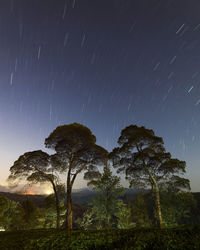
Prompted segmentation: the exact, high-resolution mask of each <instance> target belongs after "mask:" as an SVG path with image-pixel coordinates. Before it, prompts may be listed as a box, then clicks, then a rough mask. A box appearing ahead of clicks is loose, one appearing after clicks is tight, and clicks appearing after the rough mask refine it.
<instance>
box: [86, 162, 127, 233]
mask: <svg viewBox="0 0 200 250" xmlns="http://www.w3.org/2000/svg"><path fill="white" fill-rule="evenodd" d="M85 178H86V179H88V180H90V182H89V183H88V185H89V186H93V189H94V190H95V191H96V197H94V199H93V201H92V203H91V204H92V206H93V207H92V211H91V213H92V214H93V215H95V220H96V223H97V224H98V225H99V228H103V227H110V225H111V219H112V217H113V215H114V214H115V212H116V209H117V204H118V199H119V197H120V196H121V195H122V194H123V193H124V191H125V189H124V188H123V187H122V186H121V185H120V178H119V177H117V176H113V175H112V172H111V170H110V168H109V166H108V165H107V164H106V165H105V167H104V172H103V173H102V174H100V175H99V177H98V178H97V179H96V180H94V179H92V180H91V176H87V175H86V176H85Z"/></svg>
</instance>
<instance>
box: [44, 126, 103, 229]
mask: <svg viewBox="0 0 200 250" xmlns="http://www.w3.org/2000/svg"><path fill="white" fill-rule="evenodd" d="M45 145H46V147H47V148H50V149H53V150H55V151H56V156H57V159H59V161H60V163H62V165H63V166H65V171H66V172H67V181H66V188H67V196H66V206H67V211H66V227H67V229H68V230H72V198H71V193H72V187H73V184H74V181H75V179H76V177H77V175H78V174H80V173H82V172H85V173H86V172H88V175H91V176H94V177H95V176H96V175H98V168H97V166H99V165H102V164H104V162H105V159H106V158H107V155H108V153H107V151H106V150H105V149H104V148H102V147H100V146H98V145H96V137H95V136H94V135H93V134H92V132H91V131H90V129H89V128H87V127H86V126H83V125H81V124H79V123H72V124H68V125H62V126H59V127H57V128H56V129H55V130H54V131H53V132H52V133H51V134H50V135H49V137H48V138H46V139H45Z"/></svg>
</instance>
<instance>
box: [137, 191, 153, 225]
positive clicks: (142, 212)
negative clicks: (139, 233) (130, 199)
mask: <svg viewBox="0 0 200 250" xmlns="http://www.w3.org/2000/svg"><path fill="white" fill-rule="evenodd" d="M150 198H151V196H150V194H149V193H143V192H140V193H138V194H137V197H136V200H135V201H134V203H133V206H132V219H133V221H134V222H135V223H136V226H137V227H150V226H152V221H151V219H150V211H149V210H150V207H149V200H150Z"/></svg>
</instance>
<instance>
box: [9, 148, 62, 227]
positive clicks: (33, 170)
mask: <svg viewBox="0 0 200 250" xmlns="http://www.w3.org/2000/svg"><path fill="white" fill-rule="evenodd" d="M62 171H63V165H62V164H58V160H57V157H56V156H55V155H51V156H50V155H49V154H47V153H45V152H43V151H41V150H37V151H32V152H26V153H24V154H23V155H21V156H20V157H19V158H18V160H17V161H15V162H14V164H13V166H12V167H11V168H10V175H9V177H8V180H9V182H14V181H16V180H26V181H27V182H29V183H38V182H39V183H44V182H48V183H50V184H51V185H52V188H53V191H54V194H55V198H56V199H55V205H56V210H57V218H56V219H57V228H59V227H60V208H59V197H58V190H57V189H58V187H59V177H58V174H57V173H58V172H62Z"/></svg>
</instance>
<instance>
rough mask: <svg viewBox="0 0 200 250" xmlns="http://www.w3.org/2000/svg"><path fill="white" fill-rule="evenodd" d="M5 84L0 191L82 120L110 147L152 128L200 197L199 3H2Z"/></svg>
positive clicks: (0, 91) (0, 81)
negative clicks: (13, 173) (56, 135)
mask: <svg viewBox="0 0 200 250" xmlns="http://www.w3.org/2000/svg"><path fill="white" fill-rule="evenodd" d="M0 87H1V88H0V135H1V136H0V138H1V139H0V169H1V171H0V185H7V183H6V178H7V176H8V174H9V168H10V167H11V166H12V164H13V162H14V161H15V160H17V158H18V157H19V156H20V155H21V154H23V153H25V152H27V151H32V150H38V149H42V150H45V147H44V140H45V138H46V137H48V135H49V134H50V132H52V131H53V130H54V129H55V128H56V127H57V126H58V125H61V124H69V123H73V122H79V123H81V124H83V125H86V126H88V127H89V128H90V129H91V130H92V132H93V133H94V134H95V136H96V137H97V144H99V145H101V146H104V147H105V148H106V149H107V150H112V148H113V147H115V146H117V139H118V137H119V135H120V131H121V129H123V128H124V127H125V126H127V125H130V124H136V125H139V126H142V125H144V126H145V127H147V128H150V129H153V130H154V131H155V133H156V135H158V136H162V137H163V139H164V142H165V147H166V150H167V151H169V152H171V154H172V156H173V157H177V158H179V159H180V160H185V161H186V163H187V175H186V177H187V178H189V179H190V180H191V187H192V191H200V184H199V177H200V170H199V168H200V166H199V163H200V1H199V0H176V1H174V0H0ZM52 153H53V151H52ZM84 186H85V183H84V182H82V180H81V178H79V179H78V180H77V181H76V183H75V186H74V187H75V188H81V187H84Z"/></svg>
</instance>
